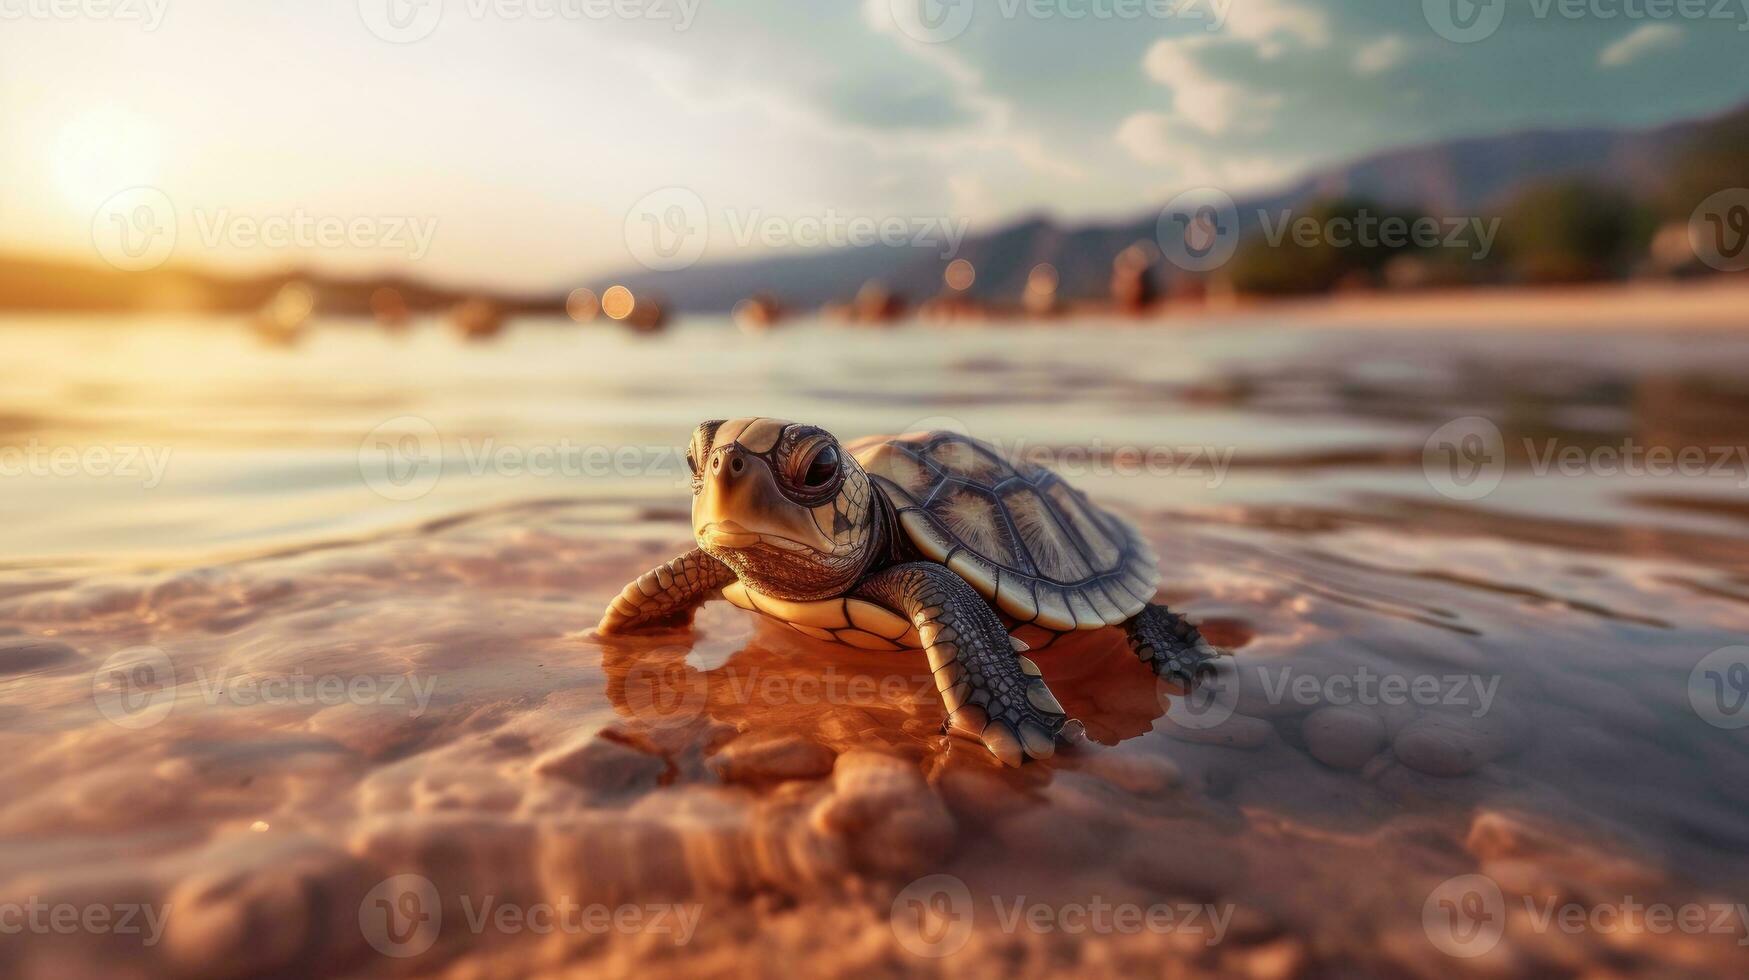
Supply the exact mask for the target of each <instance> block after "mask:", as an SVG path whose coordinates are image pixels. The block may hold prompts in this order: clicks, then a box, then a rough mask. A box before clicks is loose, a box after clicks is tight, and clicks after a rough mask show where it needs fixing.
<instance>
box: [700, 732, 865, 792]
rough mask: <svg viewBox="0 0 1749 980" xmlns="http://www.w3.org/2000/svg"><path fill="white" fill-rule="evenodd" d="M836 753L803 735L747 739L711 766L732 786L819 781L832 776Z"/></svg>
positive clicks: (727, 749) (732, 744)
mask: <svg viewBox="0 0 1749 980" xmlns="http://www.w3.org/2000/svg"><path fill="white" fill-rule="evenodd" d="M836 758H837V757H836V756H835V755H834V754H833V752H832V750H831V749H829V748H827V747H826V746H824V745H821V744H820V743H819V742H816V741H813V740H812V739H807V738H803V737H801V736H799V735H785V736H782V737H780V738H759V737H751V738H748V737H743V738H739V739H736V740H735V741H733V742H730V743H729V744H728V745H726V746H724V747H723V749H722V750H721V751H719V752H718V753H717V754H716V755H715V756H713V757H712V759H711V764H712V765H713V766H714V767H715V768H716V770H717V772H718V773H719V774H721V776H722V777H723V779H724V781H726V782H731V783H749V782H776V781H779V780H784V779H819V778H822V777H824V776H826V775H827V774H829V773H831V772H832V763H833V761H834V760H835V759H836Z"/></svg>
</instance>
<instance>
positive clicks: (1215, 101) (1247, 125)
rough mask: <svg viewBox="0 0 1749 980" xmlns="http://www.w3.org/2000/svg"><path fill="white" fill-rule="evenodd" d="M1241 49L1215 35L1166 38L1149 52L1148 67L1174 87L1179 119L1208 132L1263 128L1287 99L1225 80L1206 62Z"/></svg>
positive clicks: (1144, 67) (1145, 61) (1145, 67)
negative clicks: (1214, 54) (1223, 51)
mask: <svg viewBox="0 0 1749 980" xmlns="http://www.w3.org/2000/svg"><path fill="white" fill-rule="evenodd" d="M1235 47H1237V46H1236V45H1234V44H1232V43H1231V42H1227V41H1221V40H1218V39H1216V38H1211V37H1198V36H1194V35H1193V36H1186V37H1169V38H1162V39H1161V40H1158V41H1155V42H1154V44H1153V46H1152V47H1150V48H1149V49H1148V53H1147V54H1146V55H1144V56H1143V58H1142V71H1143V72H1144V73H1146V74H1147V76H1148V77H1149V78H1150V79H1152V80H1154V81H1156V82H1159V83H1160V84H1162V85H1165V86H1166V87H1168V88H1170V89H1171V90H1172V107H1173V110H1174V113H1175V114H1176V115H1177V117H1178V118H1179V119H1181V120H1182V121H1184V122H1186V123H1188V124H1190V125H1192V126H1195V127H1196V128H1197V129H1200V130H1202V131H1203V132H1205V133H1209V134H1220V133H1228V132H1234V131H1240V130H1256V129H1261V128H1262V127H1263V126H1264V125H1265V124H1266V123H1267V122H1268V119H1269V117H1270V115H1271V114H1273V113H1274V111H1275V109H1276V107H1277V106H1279V105H1280V104H1281V97H1280V96H1279V95H1276V94H1275V93H1272V92H1259V91H1256V90H1254V89H1251V88H1250V87H1248V86H1246V85H1243V84H1241V83H1239V82H1235V81H1232V80H1231V79H1227V78H1222V77H1220V76H1218V75H1216V74H1214V73H1213V72H1211V71H1209V70H1208V68H1207V67H1205V66H1204V64H1203V61H1204V56H1205V55H1206V54H1208V53H1209V52H1212V51H1216V50H1219V49H1221V48H1227V49H1229V50H1231V49H1233V48H1235Z"/></svg>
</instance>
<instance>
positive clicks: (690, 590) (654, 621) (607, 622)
mask: <svg viewBox="0 0 1749 980" xmlns="http://www.w3.org/2000/svg"><path fill="white" fill-rule="evenodd" d="M734 580H735V573H734V572H733V571H731V570H730V569H729V566H727V565H725V564H723V563H722V562H720V561H717V560H716V559H715V558H712V557H711V556H710V555H707V554H705V553H704V552H703V551H702V550H700V549H698V548H694V549H692V550H691V551H688V552H687V553H686V554H684V555H681V556H680V557H678V558H676V559H674V560H673V561H670V562H667V563H665V564H661V565H657V566H656V567H655V568H652V569H650V570H649V571H647V572H645V573H644V574H642V575H640V576H638V577H637V578H636V579H635V580H634V581H633V582H632V583H631V584H630V585H628V586H626V587H625V589H624V590H623V591H621V592H620V594H619V595H618V596H617V597H615V598H614V600H613V601H612V602H610V603H608V606H607V611H606V612H604V613H602V614H601V622H600V624H598V625H597V626H596V627H595V628H596V630H597V631H599V632H601V633H603V634H612V633H627V632H630V631H632V630H636V629H641V628H643V627H646V626H654V625H659V624H664V623H672V622H682V621H684V620H686V619H688V618H690V617H691V615H692V613H693V611H694V610H695V609H697V608H698V607H699V606H700V605H701V604H702V603H704V602H705V601H706V600H707V599H710V598H712V597H714V596H715V595H716V594H717V593H719V592H721V591H722V588H723V586H725V585H728V584H729V583H730V582H733V581H734Z"/></svg>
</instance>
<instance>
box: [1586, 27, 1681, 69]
mask: <svg viewBox="0 0 1749 980" xmlns="http://www.w3.org/2000/svg"><path fill="white" fill-rule="evenodd" d="M1681 44H1682V30H1681V28H1678V27H1677V26H1676V25H1674V24H1645V25H1642V26H1640V27H1636V28H1634V29H1633V30H1632V31H1630V32H1628V34H1627V36H1626V37H1623V38H1622V39H1621V40H1619V41H1616V42H1615V43H1613V44H1611V45H1609V46H1608V47H1606V48H1604V49H1603V51H1602V52H1600V53H1599V54H1598V56H1597V64H1598V66H1599V67H1601V68H1620V67H1622V66H1623V65H1630V64H1633V63H1634V62H1636V61H1639V60H1640V59H1641V58H1644V57H1645V56H1647V55H1649V54H1653V53H1656V52H1658V51H1665V50H1669V49H1670V48H1674V47H1678V46H1679V45H1681Z"/></svg>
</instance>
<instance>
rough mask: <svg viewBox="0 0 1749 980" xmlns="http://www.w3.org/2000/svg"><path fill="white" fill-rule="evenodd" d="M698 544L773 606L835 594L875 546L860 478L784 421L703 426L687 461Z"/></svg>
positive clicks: (831, 443) (831, 444)
mask: <svg viewBox="0 0 1749 980" xmlns="http://www.w3.org/2000/svg"><path fill="white" fill-rule="evenodd" d="M686 462H687V465H688V466H689V467H690V468H691V469H692V530H693V534H694V535H695V536H696V537H697V538H698V545H699V547H700V548H703V549H704V550H705V551H706V552H707V553H708V554H710V555H711V556H712V557H714V558H716V559H717V560H719V561H721V562H722V563H723V564H725V565H728V566H729V567H730V568H731V569H733V570H734V572H735V574H736V575H737V576H738V577H739V578H740V579H741V582H742V584H744V585H746V586H748V587H749V588H752V589H753V590H755V591H757V592H761V593H763V594H765V595H769V596H773V597H776V598H781V599H794V600H809V599H824V598H830V597H832V596H837V595H843V594H844V593H845V592H847V591H849V589H850V587H851V586H853V585H855V584H856V582H857V580H858V579H860V578H861V577H862V573H863V570H864V569H865V568H866V567H867V566H868V563H869V560H870V558H871V557H872V555H873V552H874V550H875V547H876V541H875V524H876V517H877V515H876V513H875V509H874V491H873V488H872V487H870V486H869V480H868V475H867V474H866V473H864V472H863V470H862V467H861V466H860V465H858V464H857V462H856V460H855V459H853V458H851V456H850V454H849V453H847V452H845V451H844V447H843V446H841V445H839V443H838V440H837V439H836V438H834V437H833V435H832V433H830V432H827V431H826V430H825V429H822V428H819V427H818V426H812V425H802V424H800V423H796V422H786V421H784V420H782V419H767V418H750V419H734V420H732V421H728V422H722V421H716V422H706V423H704V424H702V425H700V426H699V427H698V428H697V429H696V430H695V431H694V432H693V434H692V445H691V447H690V448H689V449H688V450H687V452H686Z"/></svg>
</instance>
